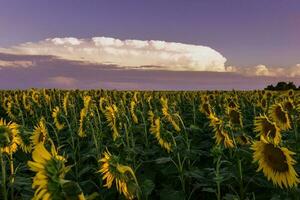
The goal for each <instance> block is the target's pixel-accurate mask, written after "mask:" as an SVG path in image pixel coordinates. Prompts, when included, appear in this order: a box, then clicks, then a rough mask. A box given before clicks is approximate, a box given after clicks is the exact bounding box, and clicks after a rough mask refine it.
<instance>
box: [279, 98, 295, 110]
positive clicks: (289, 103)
mask: <svg viewBox="0 0 300 200" xmlns="http://www.w3.org/2000/svg"><path fill="white" fill-rule="evenodd" d="M282 107H283V109H284V110H286V111H287V112H288V113H291V112H292V111H293V110H294V109H295V105H294V102H293V100H292V99H290V98H287V99H285V100H284V101H283V102H282Z"/></svg>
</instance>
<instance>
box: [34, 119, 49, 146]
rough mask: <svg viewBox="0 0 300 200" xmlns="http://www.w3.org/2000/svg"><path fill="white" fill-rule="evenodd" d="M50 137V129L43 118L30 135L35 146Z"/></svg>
mask: <svg viewBox="0 0 300 200" xmlns="http://www.w3.org/2000/svg"><path fill="white" fill-rule="evenodd" d="M47 138H48V130H47V128H46V124H45V118H43V117H42V118H41V119H40V121H39V123H38V125H36V126H35V127H34V131H33V134H32V136H31V137H30V139H31V142H32V144H33V146H36V145H38V144H39V143H44V142H45V141H46V140H47Z"/></svg>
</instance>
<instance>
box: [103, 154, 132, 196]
mask: <svg viewBox="0 0 300 200" xmlns="http://www.w3.org/2000/svg"><path fill="white" fill-rule="evenodd" d="M99 162H100V163H101V168H100V170H99V171H98V172H100V173H101V174H102V175H103V176H102V179H103V180H106V183H105V185H104V187H107V188H108V189H109V188H111V186H112V184H113V182H115V184H116V188H117V190H118V192H119V193H120V194H123V195H124V196H125V198H126V199H134V198H135V196H136V193H137V190H136V188H137V185H138V184H137V179H136V177H135V174H134V172H133V170H132V169H131V167H130V166H127V165H122V164H120V163H119V157H117V156H115V155H112V154H111V153H110V152H109V151H108V150H106V151H105V152H104V153H103V158H102V159H100V160H99Z"/></svg>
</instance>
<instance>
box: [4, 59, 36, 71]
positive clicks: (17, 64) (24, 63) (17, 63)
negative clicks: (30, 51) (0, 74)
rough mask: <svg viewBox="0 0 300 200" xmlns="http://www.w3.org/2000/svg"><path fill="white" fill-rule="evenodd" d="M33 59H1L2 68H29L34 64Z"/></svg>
mask: <svg viewBox="0 0 300 200" xmlns="http://www.w3.org/2000/svg"><path fill="white" fill-rule="evenodd" d="M33 65H34V64H33V62H32V61H25V60H19V61H7V60H0V69H1V68H7V67H14V68H17V67H23V68H28V67H31V66H33Z"/></svg>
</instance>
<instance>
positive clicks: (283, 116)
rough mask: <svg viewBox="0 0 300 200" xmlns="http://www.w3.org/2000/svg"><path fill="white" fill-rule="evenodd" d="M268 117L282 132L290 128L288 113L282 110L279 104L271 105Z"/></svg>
mask: <svg viewBox="0 0 300 200" xmlns="http://www.w3.org/2000/svg"><path fill="white" fill-rule="evenodd" d="M269 115H270V117H271V119H272V120H274V121H275V122H276V124H278V126H279V128H281V129H282V130H287V129H290V128H291V122H290V117H289V115H288V113H287V112H286V111H285V110H284V109H283V107H282V105H281V104H279V103H277V104H274V105H272V106H271V108H270V112H269Z"/></svg>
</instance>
